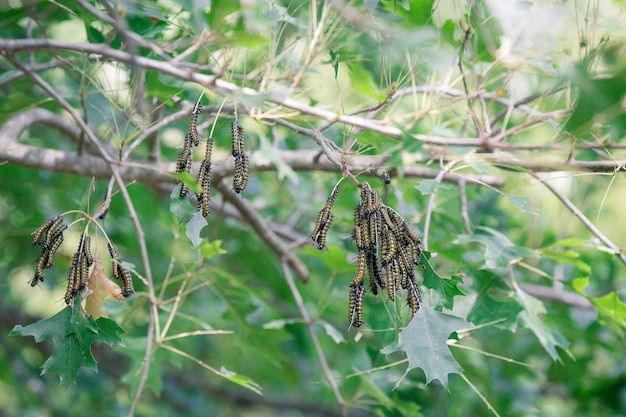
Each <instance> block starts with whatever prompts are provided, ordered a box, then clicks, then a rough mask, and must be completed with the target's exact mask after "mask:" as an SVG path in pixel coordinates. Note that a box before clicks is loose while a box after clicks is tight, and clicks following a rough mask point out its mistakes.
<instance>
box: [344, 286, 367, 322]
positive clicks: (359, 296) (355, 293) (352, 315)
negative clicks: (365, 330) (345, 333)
mask: <svg viewBox="0 0 626 417" xmlns="http://www.w3.org/2000/svg"><path fill="white" fill-rule="evenodd" d="M364 293H365V288H363V284H355V285H352V284H350V307H349V309H350V312H349V315H348V320H349V322H350V325H352V326H354V327H361V325H362V324H363V294H364Z"/></svg>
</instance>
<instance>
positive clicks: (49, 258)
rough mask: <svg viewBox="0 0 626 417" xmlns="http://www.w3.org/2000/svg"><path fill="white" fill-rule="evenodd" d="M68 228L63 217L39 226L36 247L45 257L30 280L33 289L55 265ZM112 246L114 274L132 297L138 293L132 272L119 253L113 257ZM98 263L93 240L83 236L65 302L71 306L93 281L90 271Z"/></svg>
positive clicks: (38, 262)
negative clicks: (93, 248) (125, 265)
mask: <svg viewBox="0 0 626 417" xmlns="http://www.w3.org/2000/svg"><path fill="white" fill-rule="evenodd" d="M66 229H67V225H66V224H65V223H64V222H63V218H62V217H61V216H56V217H52V218H50V219H48V220H47V221H46V222H45V223H44V224H42V225H41V226H39V227H38V228H37V230H35V232H34V233H33V235H34V236H33V242H32V243H33V246H34V245H39V246H40V247H41V254H40V255H39V258H37V266H36V267H35V274H34V276H33V278H32V279H31V281H30V285H31V286H33V287H34V286H36V285H37V284H38V283H39V282H41V281H43V280H44V275H43V270H44V269H48V268H50V267H51V266H52V264H53V262H54V256H55V255H56V252H57V250H58V249H59V247H60V246H61V243H62V242H63V232H64V231H65V230H66ZM112 248H113V246H112V245H111V244H110V243H109V251H111V250H113V252H111V257H113V258H114V260H115V262H114V264H113V275H114V276H115V277H116V278H118V279H121V280H122V294H123V295H124V297H128V296H129V295H131V294H134V292H135V290H134V289H133V280H132V276H131V275H130V272H129V271H127V270H125V269H123V268H121V267H120V266H119V264H118V258H117V253H115V256H113V253H114V252H115V249H112ZM93 263H94V257H93V255H92V253H91V238H90V237H89V235H87V234H86V233H83V234H82V235H81V236H80V242H79V244H78V249H77V250H76V252H75V253H74V255H73V256H72V263H71V267H70V272H69V276H68V280H67V290H66V291H65V297H64V300H65V303H66V304H70V303H71V302H72V300H73V299H74V298H75V297H76V296H77V295H78V294H79V293H80V292H81V291H82V290H83V289H84V288H85V287H86V286H87V283H88V282H89V268H90V267H91V266H92V265H93Z"/></svg>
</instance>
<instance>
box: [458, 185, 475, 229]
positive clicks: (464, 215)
mask: <svg viewBox="0 0 626 417" xmlns="http://www.w3.org/2000/svg"><path fill="white" fill-rule="evenodd" d="M458 185H459V199H460V200H461V219H463V230H465V233H466V234H468V235H470V234H472V226H471V224H470V218H469V213H468V210H467V190H466V189H465V180H464V179H461V180H460V181H459V183H458Z"/></svg>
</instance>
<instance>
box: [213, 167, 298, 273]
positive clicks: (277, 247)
mask: <svg viewBox="0 0 626 417" xmlns="http://www.w3.org/2000/svg"><path fill="white" fill-rule="evenodd" d="M212 175H214V178H219V176H218V175H215V174H214V173H213V172H212ZM215 188H217V189H218V190H219V192H220V193H222V196H223V197H224V200H226V201H228V202H229V203H231V204H232V205H233V206H235V207H236V208H237V210H239V213H241V216H242V217H243V218H244V219H245V221H246V222H247V223H248V224H249V225H250V226H251V227H252V228H253V229H254V231H255V232H256V234H257V235H258V236H259V237H260V238H261V239H262V240H263V241H264V242H265V243H266V244H267V246H269V248H270V249H271V250H272V251H273V252H274V253H275V254H276V256H278V258H279V259H285V260H286V262H287V263H288V264H289V266H290V267H292V268H293V270H294V271H295V273H296V275H297V276H298V278H300V280H301V281H302V282H307V281H308V280H309V271H308V270H307V268H306V266H304V264H303V263H302V262H301V261H300V259H298V258H297V257H296V256H295V255H294V254H293V253H292V252H291V251H290V250H289V249H288V248H287V247H286V246H285V244H284V243H283V242H282V241H281V240H280V238H279V237H278V236H276V233H274V231H272V230H271V229H270V228H269V227H267V224H266V222H265V219H263V217H261V215H260V214H259V213H258V212H257V211H256V210H255V209H254V207H252V205H251V204H250V203H249V202H248V201H247V200H244V199H242V198H239V196H238V195H236V194H234V193H233V192H232V190H231V188H230V186H229V185H228V184H226V181H224V179H219V180H217V181H216V182H215Z"/></svg>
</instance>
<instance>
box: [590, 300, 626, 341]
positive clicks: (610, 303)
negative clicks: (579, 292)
mask: <svg viewBox="0 0 626 417" xmlns="http://www.w3.org/2000/svg"><path fill="white" fill-rule="evenodd" d="M591 302H592V303H593V305H594V306H595V307H596V310H598V314H600V324H602V325H605V326H608V327H610V328H612V329H613V330H614V331H616V332H617V334H619V335H620V337H622V338H623V337H624V329H625V328H626V304H624V303H623V302H622V300H620V298H619V295H618V294H617V292H615V291H613V292H610V293H608V294H607V295H605V296H603V297H599V298H592V299H591Z"/></svg>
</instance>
